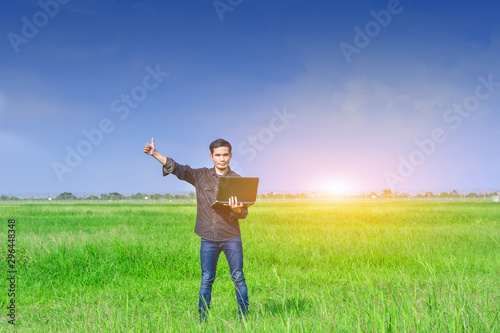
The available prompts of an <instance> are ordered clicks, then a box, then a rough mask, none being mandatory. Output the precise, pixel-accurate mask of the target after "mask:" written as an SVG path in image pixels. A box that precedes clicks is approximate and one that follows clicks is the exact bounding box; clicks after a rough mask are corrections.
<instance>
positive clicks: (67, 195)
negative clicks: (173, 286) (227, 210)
mask: <svg viewBox="0 0 500 333" xmlns="http://www.w3.org/2000/svg"><path fill="white" fill-rule="evenodd" d="M499 193H500V192H489V193H485V192H483V193H476V192H470V193H467V194H465V193H459V192H458V191H457V190H453V191H451V192H441V193H433V192H425V193H416V194H415V193H399V192H398V193H396V192H392V191H391V190H389V189H384V190H383V191H382V192H380V193H376V192H369V193H368V192H366V193H361V194H357V195H344V196H341V195H333V194H329V193H327V192H300V193H283V192H269V193H261V194H259V195H258V199H295V200H299V199H315V198H329V197H348V198H352V199H370V200H371V199H405V198H407V199H422V200H423V199H434V200H448V199H449V200H454V199H480V198H491V197H493V196H496V197H497V199H498V194H499ZM194 199H196V194H195V193H194V192H191V193H189V194H187V195H186V194H170V193H166V194H146V193H140V192H139V193H136V194H130V195H124V194H120V193H118V192H111V193H104V194H100V195H95V194H92V195H86V196H76V195H73V194H72V193H71V192H63V193H61V194H59V195H57V196H56V197H55V198H52V197H38V198H33V196H30V197H24V198H22V199H20V198H19V197H16V196H7V195H2V196H0V201H18V200H27V201H33V200H36V201H47V200H56V201H68V200H74V201H97V200H103V201H104V200H105V201H110V200H111V201H113V200H194Z"/></svg>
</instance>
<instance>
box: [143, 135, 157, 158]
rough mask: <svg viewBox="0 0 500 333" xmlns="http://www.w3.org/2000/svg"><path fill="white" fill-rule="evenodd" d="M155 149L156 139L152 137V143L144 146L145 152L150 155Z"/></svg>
mask: <svg viewBox="0 0 500 333" xmlns="http://www.w3.org/2000/svg"><path fill="white" fill-rule="evenodd" d="M155 151H156V148H155V139H154V138H151V143H146V146H145V147H144V153H145V154H148V155H153V154H154V152H155Z"/></svg>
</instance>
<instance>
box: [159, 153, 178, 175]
mask: <svg viewBox="0 0 500 333" xmlns="http://www.w3.org/2000/svg"><path fill="white" fill-rule="evenodd" d="M174 167H175V161H174V160H173V159H171V158H170V157H167V162H166V163H165V165H164V166H163V168H162V171H163V177H165V176H166V175H169V174H171V173H172V172H173V171H174Z"/></svg>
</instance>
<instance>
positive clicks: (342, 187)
mask: <svg viewBox="0 0 500 333" xmlns="http://www.w3.org/2000/svg"><path fill="white" fill-rule="evenodd" d="M323 190H324V191H325V192H328V193H330V194H333V195H342V194H348V193H349V192H351V191H352V188H351V186H350V185H349V184H348V183H346V182H343V181H330V182H327V183H325V184H324V186H323Z"/></svg>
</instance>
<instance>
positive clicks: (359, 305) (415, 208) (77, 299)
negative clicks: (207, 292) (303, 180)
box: [0, 201, 500, 332]
mask: <svg viewBox="0 0 500 333" xmlns="http://www.w3.org/2000/svg"><path fill="white" fill-rule="evenodd" d="M0 212H1V218H2V221H3V222H2V223H3V225H2V228H1V229H0V230H2V233H1V235H3V236H0V237H3V238H4V240H3V241H0V244H3V245H2V246H3V250H2V251H3V252H4V253H5V255H4V258H5V257H6V253H7V249H8V248H7V220H8V219H9V218H15V219H16V221H17V224H16V258H17V262H16V264H17V267H16V268H17V275H16V279H17V281H16V297H15V300H16V304H17V308H16V316H17V318H16V319H17V320H16V323H17V324H16V328H17V331H20V332H42V331H43V332H62V331H73V332H89V331H95V332H109V331H111V332H146V331H151V332H190V331H192V332H212V331H214V332H239V331H249V332H432V331H433V332H500V328H499V327H500V318H499V312H500V204H498V203H491V202H487V203H486V202H484V203H483V202H437V203H436V202H403V201H401V202H392V201H391V202H348V203H339V202H318V203H313V202H280V203H272V202H261V203H258V204H256V205H255V206H253V207H251V208H250V214H249V216H248V217H247V219H245V220H242V221H241V222H240V225H241V229H242V234H243V246H244V255H245V277H246V280H247V284H248V288H249V296H250V302H251V315H250V316H249V318H248V320H247V321H245V322H240V321H239V319H238V315H237V306H236V300H235V296H234V287H233V285H232V282H231V280H230V278H229V271H228V266H227V262H226V261H225V258H224V257H223V256H221V260H220V261H219V267H218V271H217V279H216V282H215V284H214V289H213V300H212V311H211V315H210V317H209V321H208V322H207V323H204V324H199V323H198V321H197V301H198V288H199V282H200V276H201V272H200V268H199V238H198V237H197V236H196V235H195V234H194V232H193V230H194V221H195V217H196V206H195V205H194V204H191V203H183V204H180V203H118V204H112V203H109V204H80V203H78V204H55V203H52V204H2V205H0ZM3 267H5V271H7V266H6V261H5V260H4V263H3ZM4 276H7V273H5V274H4ZM7 291H8V281H7V280H6V279H5V278H3V277H2V278H1V279H0V307H1V309H2V310H0V331H1V330H4V329H12V327H11V325H9V324H8V323H7V317H6V315H5V314H6V313H7V309H6V307H7V304H8V302H9V301H10V297H7Z"/></svg>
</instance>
